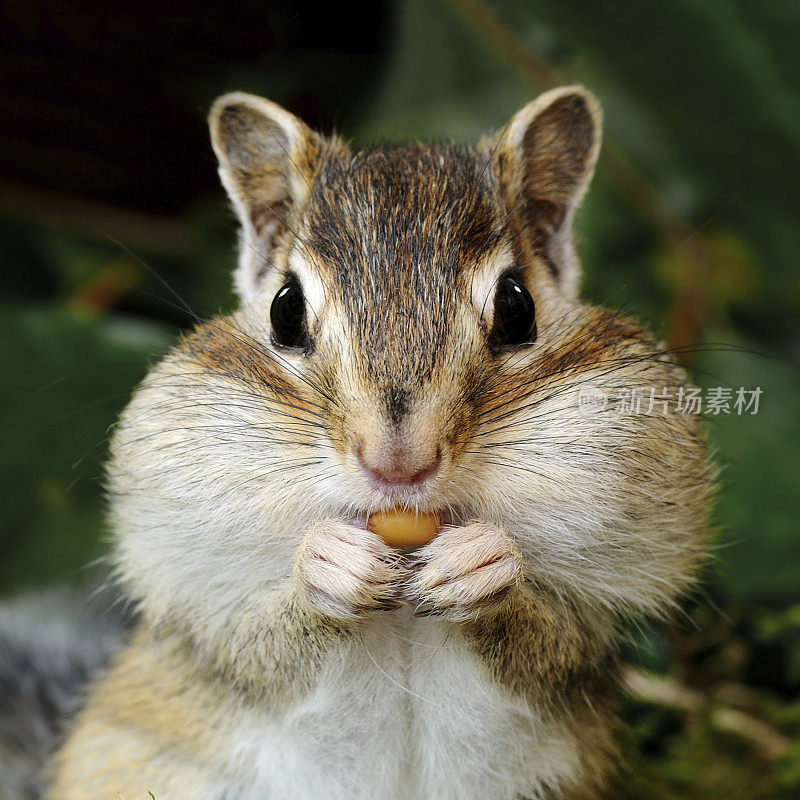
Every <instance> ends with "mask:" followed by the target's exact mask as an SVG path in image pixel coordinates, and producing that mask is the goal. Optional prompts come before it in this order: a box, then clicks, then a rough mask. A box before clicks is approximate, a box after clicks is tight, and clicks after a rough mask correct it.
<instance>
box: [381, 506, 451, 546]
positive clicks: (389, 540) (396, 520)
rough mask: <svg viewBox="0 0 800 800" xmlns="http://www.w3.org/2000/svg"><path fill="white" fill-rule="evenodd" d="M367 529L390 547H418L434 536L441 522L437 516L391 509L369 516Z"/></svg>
mask: <svg viewBox="0 0 800 800" xmlns="http://www.w3.org/2000/svg"><path fill="white" fill-rule="evenodd" d="M367 527H368V528H369V529H370V530H371V531H372V532H373V533H377V534H378V536H380V537H381V539H383V541H384V542H386V544H388V545H389V546H390V547H419V546H420V545H423V544H428V542H430V541H431V539H433V537H434V536H436V534H437V533H438V532H439V528H440V527H441V521H440V519H439V515H438V514H426V513H423V512H417V511H405V510H403V509H400V508H393V509H390V510H389V511H376V512H375V513H374V514H370V517H369V520H368V521H367Z"/></svg>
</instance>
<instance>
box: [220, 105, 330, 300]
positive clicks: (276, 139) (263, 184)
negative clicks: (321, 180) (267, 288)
mask: <svg viewBox="0 0 800 800" xmlns="http://www.w3.org/2000/svg"><path fill="white" fill-rule="evenodd" d="M208 124H209V128H210V129H211V143H212V145H213V147H214V152H215V153H216V154H217V158H218V159H219V175H220V178H221V179H222V183H223V184H224V185H225V188H226V189H227V190H228V194H229V195H230V198H231V200H232V201H233V205H234V206H235V208H236V211H237V213H238V215H239V220H240V222H241V224H242V235H241V250H240V253H239V269H238V270H236V275H235V280H236V288H237V290H238V292H239V295H240V297H241V298H242V300H243V301H245V302H247V301H249V300H251V299H253V298H254V297H255V296H256V295H257V294H258V292H259V290H260V288H261V286H262V284H263V279H264V277H265V275H266V274H267V273H268V272H269V271H270V269H271V268H272V267H273V266H275V261H276V258H278V256H279V254H280V252H281V251H280V249H279V246H280V243H281V241H282V240H284V239H285V237H286V236H287V235H288V234H289V233H290V232H291V231H292V229H293V227H294V225H293V221H294V222H296V215H297V212H298V210H299V209H302V207H303V206H304V204H305V201H306V199H307V198H308V193H309V191H310V188H311V184H312V182H313V176H314V174H315V171H316V165H317V161H318V158H319V154H320V139H319V137H318V136H317V134H315V133H314V132H313V131H312V130H311V129H310V128H309V127H308V126H307V125H306V124H305V123H303V122H302V121H301V120H300V119H298V118H297V117H296V116H294V114H291V113H290V112H288V111H287V110H286V109H284V108H281V107H280V106H279V105H277V104H276V103H272V102H270V101H269V100H265V99H264V98H263V97H257V96H255V95H252V94H245V93H244V92H232V93H230V94H226V95H223V96H222V97H219V98H218V99H217V100H216V101H215V102H214V105H213V106H212V107H211V112H210V113H209V115H208Z"/></svg>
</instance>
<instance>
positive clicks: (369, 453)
mask: <svg viewBox="0 0 800 800" xmlns="http://www.w3.org/2000/svg"><path fill="white" fill-rule="evenodd" d="M355 456H356V459H358V463H359V465H360V466H361V468H362V469H363V470H364V471H365V472H366V473H367V474H368V475H369V476H370V478H372V480H373V481H375V483H377V484H379V485H380V486H382V487H384V488H398V487H405V486H415V485H417V484H420V483H422V482H423V481H425V480H426V479H427V478H430V477H432V476H433V475H434V474H435V473H436V472H437V471H438V470H439V467H440V465H441V463H442V451H441V448H439V447H438V446H437V447H436V448H435V450H434V451H431V450H427V451H426V450H425V449H422V450H418V451H415V450H409V449H407V448H402V447H389V448H386V447H375V448H370V447H369V446H368V445H364V444H363V443H359V445H358V446H357V447H356V449H355Z"/></svg>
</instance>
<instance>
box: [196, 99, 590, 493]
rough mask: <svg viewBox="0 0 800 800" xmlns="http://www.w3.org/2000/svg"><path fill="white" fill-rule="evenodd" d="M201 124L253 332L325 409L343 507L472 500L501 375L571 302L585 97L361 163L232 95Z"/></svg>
mask: <svg viewBox="0 0 800 800" xmlns="http://www.w3.org/2000/svg"><path fill="white" fill-rule="evenodd" d="M210 121H211V131H212V139H213V143H214V149H215V151H216V153H217V156H218V157H219V161H220V175H221V176H222V180H223V182H224V183H225V186H226V187H227V189H228V191H229V193H230V196H231V198H232V200H233V202H234V204H235V206H236V209H237V211H238V213H239V216H240V219H241V223H242V243H241V254H240V266H239V269H238V271H237V273H236V285H237V289H238V291H239V294H240V296H241V298H242V301H243V303H244V304H245V307H246V308H245V311H244V316H247V317H248V318H252V317H254V316H258V315H260V316H261V318H262V320H263V322H264V326H265V327H264V335H265V338H264V341H263V342H262V345H263V347H264V348H265V350H268V351H269V353H270V357H271V358H273V359H274V363H275V368H276V370H278V371H280V372H281V373H283V377H284V378H285V379H288V380H290V381H292V382H295V383H296V386H295V388H294V392H295V393H296V394H297V395H298V396H299V395H301V394H302V395H306V394H308V390H309V389H311V390H312V393H315V394H316V396H315V398H314V402H316V403H317V404H318V406H319V418H318V421H319V422H320V423H321V425H322V426H323V427H324V429H325V431H326V434H327V436H328V437H329V439H330V442H331V443H332V445H333V446H334V447H335V448H336V450H337V451H338V454H339V459H340V461H341V468H342V470H343V472H344V473H346V474H347V475H348V477H349V478H350V479H351V480H350V481H349V482H348V483H349V485H350V486H351V487H352V497H353V500H354V502H355V503H356V504H357V505H358V504H362V503H366V504H368V505H369V506H373V505H375V504H382V503H383V502H386V503H387V504H394V503H397V502H407V503H415V504H423V505H429V504H431V503H432V504H434V505H441V504H442V502H443V501H445V502H451V501H452V500H453V498H452V496H451V495H452V494H453V492H452V490H453V488H455V487H457V486H462V488H465V489H466V490H467V491H469V488H468V484H469V481H467V482H466V485H465V484H464V483H463V481H458V480H456V477H457V476H458V475H459V474H460V473H461V472H463V471H464V470H469V469H470V467H471V463H472V460H473V459H472V458H471V454H470V448H471V443H472V442H471V440H472V437H473V434H474V433H475V429H476V425H477V424H478V417H479V414H480V412H481V411H483V412H485V413H487V409H490V408H491V407H492V406H493V405H496V404H497V403H498V402H499V400H500V397H499V396H498V392H499V391H501V387H500V385H499V384H498V381H497V376H498V374H499V372H502V369H501V365H502V364H504V363H507V362H509V361H510V360H513V361H517V360H520V359H521V360H526V359H528V358H529V357H530V356H531V354H532V353H533V352H534V351H535V348H536V344H537V336H538V335H539V333H540V331H542V330H544V331H545V332H546V331H547V329H548V326H549V325H551V324H552V323H553V322H554V321H555V320H556V319H557V318H558V317H560V316H561V315H563V313H564V311H565V308H564V303H563V300H564V299H566V300H574V296H575V293H576V287H577V277H578V264H577V259H576V256H575V253H574V250H573V246H572V239H571V222H572V216H573V212H574V209H575V207H576V205H577V203H578V201H579V200H580V198H581V196H582V195H583V193H584V191H585V189H586V186H587V184H588V182H589V179H590V177H591V174H592V171H593V168H594V163H595V160H596V157H597V151H598V146H599V124H600V123H599V113H598V110H597V104H596V102H595V101H594V99H593V98H592V96H591V95H590V94H589V93H588V92H586V91H585V90H583V89H581V88H578V87H571V88H565V89H558V90H555V91H552V92H548V93H547V94H545V95H543V96H542V97H540V98H539V99H538V100H536V101H535V102H533V103H531V104H529V105H528V106H526V107H525V108H524V109H523V110H522V111H520V112H519V114H517V115H516V116H515V117H514V118H513V120H512V121H511V122H510V123H509V125H508V126H507V127H506V128H504V129H503V130H502V132H500V133H499V134H498V135H497V136H496V137H494V138H492V139H489V140H487V141H485V142H484V143H482V145H481V146H479V147H477V148H475V147H466V146H459V145H454V144H445V145H438V146H437V145H433V146H427V145H405V146H395V147H392V146H380V147H376V148H369V149H365V150H360V151H356V152H353V151H351V150H350V149H349V148H348V147H346V146H345V145H344V144H342V143H341V142H339V141H338V140H335V139H334V140H331V139H324V138H322V137H320V136H318V135H316V134H315V133H313V132H312V131H311V130H309V129H308V128H307V127H306V126H305V125H304V124H303V123H302V122H301V121H299V120H298V119H296V118H295V117H293V116H292V115H290V114H289V113H287V112H286V111H285V110H283V109H281V108H279V107H278V106H275V105H274V104H272V103H270V102H268V101H266V100H262V99H260V98H257V97H253V96H250V95H245V94H238V93H237V94H231V95H226V96H224V97H221V98H220V99H219V100H218V101H217V102H216V103H215V105H214V107H213V109H212V112H211V117H210ZM304 384H305V385H304ZM505 388H506V389H507V388H508V387H507V386H506V387H505ZM488 413H491V412H490V411H489V412H488ZM473 466H474V465H473ZM429 489H435V490H437V491H432V492H431V491H428V490H429ZM359 498H360V499H359Z"/></svg>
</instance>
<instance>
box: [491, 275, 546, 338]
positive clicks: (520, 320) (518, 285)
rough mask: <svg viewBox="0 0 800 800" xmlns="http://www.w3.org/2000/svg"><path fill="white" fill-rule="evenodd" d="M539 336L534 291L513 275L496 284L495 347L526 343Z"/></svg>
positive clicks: (492, 336) (493, 332) (492, 334)
mask: <svg viewBox="0 0 800 800" xmlns="http://www.w3.org/2000/svg"><path fill="white" fill-rule="evenodd" d="M535 338H536V306H535V305H534V304H533V298H532V297H531V293H530V292H529V291H528V290H527V289H526V288H525V285H524V284H523V283H522V282H521V281H520V280H518V279H517V278H515V277H514V276H513V275H506V276H505V277H504V278H501V279H500V283H498V285H497V294H495V298H494V326H493V327H492V333H491V342H492V344H493V345H494V346H495V347H507V346H509V345H515V344H526V343H527V342H532V341H533V340H534V339H535Z"/></svg>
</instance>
